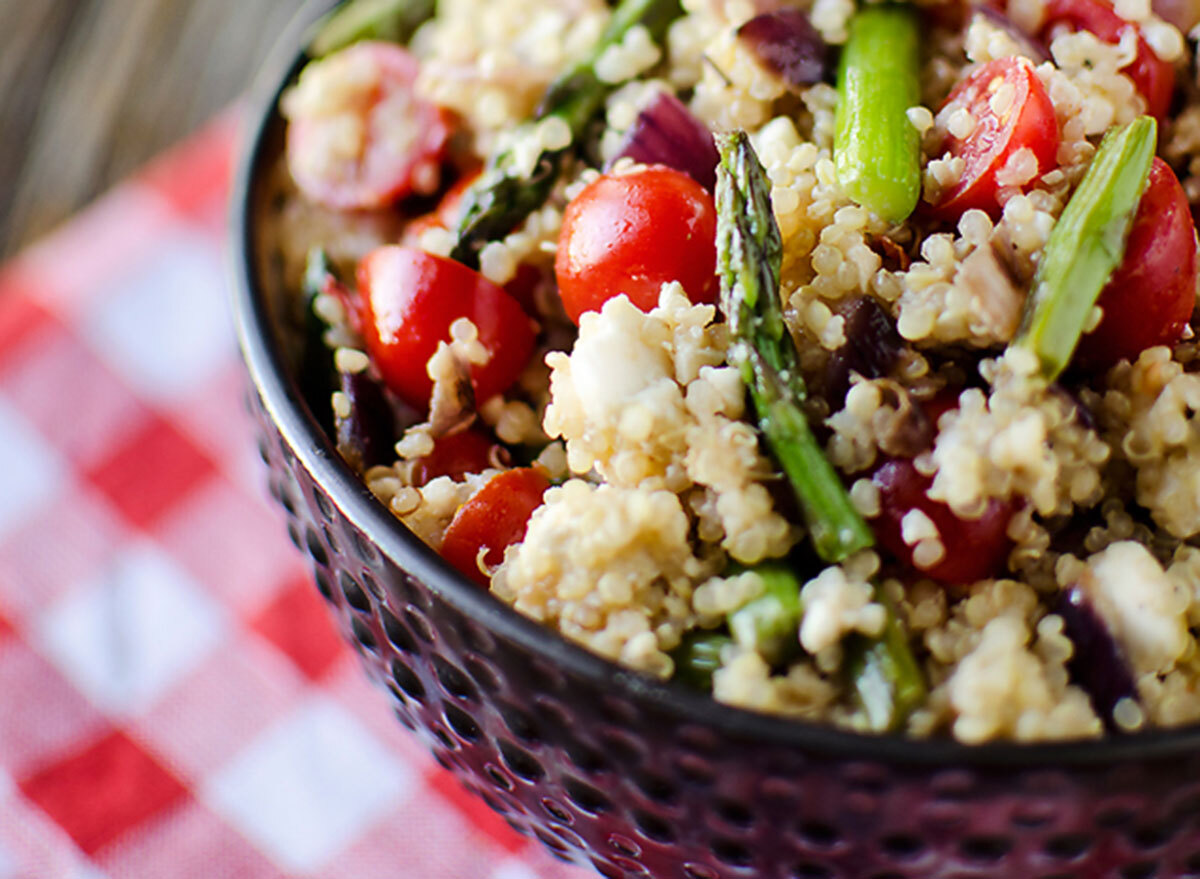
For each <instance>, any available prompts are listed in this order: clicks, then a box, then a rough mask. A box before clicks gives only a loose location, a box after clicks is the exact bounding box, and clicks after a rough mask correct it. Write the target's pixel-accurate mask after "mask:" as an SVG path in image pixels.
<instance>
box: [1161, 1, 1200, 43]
mask: <svg viewBox="0 0 1200 879" xmlns="http://www.w3.org/2000/svg"><path fill="white" fill-rule="evenodd" d="M1150 7H1151V8H1152V9H1153V10H1154V14H1155V15H1157V16H1158V17H1159V18H1162V19H1164V20H1166V21H1168V22H1170V23H1171V24H1173V25H1175V27H1177V28H1179V30H1180V31H1182V32H1183V35H1184V36H1185V37H1186V36H1187V34H1188V31H1190V30H1191V29H1192V28H1194V27H1195V26H1196V25H1197V24H1200V0H1153V2H1152V3H1151V4H1150Z"/></svg>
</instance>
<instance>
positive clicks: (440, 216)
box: [400, 168, 483, 247]
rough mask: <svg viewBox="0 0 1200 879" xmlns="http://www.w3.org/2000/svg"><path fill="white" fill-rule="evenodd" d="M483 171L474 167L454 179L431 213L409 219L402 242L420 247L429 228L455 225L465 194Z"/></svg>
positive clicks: (446, 227)
mask: <svg viewBox="0 0 1200 879" xmlns="http://www.w3.org/2000/svg"><path fill="white" fill-rule="evenodd" d="M482 173H483V169H482V168H474V169H472V170H471V171H468V172H466V173H465V174H463V175H462V176H461V177H459V178H458V180H456V181H454V185H453V186H451V187H450V188H449V189H447V190H446V194H445V195H443V196H442V199H441V201H439V202H438V205H437V207H435V208H434V209H433V210H432V211H430V212H429V213H427V214H422V215H421V216H419V217H417V218H416V219H414V220H410V221H409V223H408V225H406V226H405V227H404V237H403V238H401V240H400V243H401V244H404V245H407V246H409V247H420V246H421V236H422V235H424V234H425V232H426V231H427V230H429V229H449V228H451V227H452V226H454V224H455V223H457V222H458V211H459V208H460V206H461V205H462V200H463V196H465V195H466V194H467V190H468V189H470V188H471V184H472V183H474V182H475V181H476V180H477V179H478V178H479V175H480V174H482Z"/></svg>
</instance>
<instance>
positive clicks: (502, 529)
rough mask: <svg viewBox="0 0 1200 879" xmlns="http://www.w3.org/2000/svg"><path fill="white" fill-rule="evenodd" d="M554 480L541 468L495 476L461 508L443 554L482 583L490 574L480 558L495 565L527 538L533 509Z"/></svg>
mask: <svg viewBox="0 0 1200 879" xmlns="http://www.w3.org/2000/svg"><path fill="white" fill-rule="evenodd" d="M549 487H550V481H549V480H548V479H546V477H545V475H544V474H543V473H542V472H541V471H540V470H535V469H533V468H532V467H520V468H518V469H516V470H505V471H504V472H503V473H499V474H497V475H496V476H493V477H492V478H491V480H490V481H489V482H488V484H487V485H485V486H484V487H483V488H481V489H480V490H479V492H478V493H477V494H476V495H475V496H474V497H473V498H471V499H470V500H469V501H467V502H466V503H465V504H463V505H462V506H461V507H459V508H458V512H457V513H455V514H454V518H453V519H452V520H451V522H450V526H449V527H448V528H447V529H446V535H445V537H443V539H442V558H444V559H445V560H446V561H448V562H449V563H450V564H452V565H453V566H454V567H455V568H457V569H458V570H459V571H461V572H462V573H463V574H465V575H466V576H468V577H470V578H471V579H472V580H474V581H475V582H476V583H478V584H479V585H481V586H487V585H488V577H487V575H486V574H484V573H483V572H482V571H480V570H479V564H478V561H477V560H478V558H479V553H480V551H482V550H486V553H485V555H484V557H483V560H484V563H485V564H486V565H488V566H489V567H494V566H496V565H498V564H500V562H502V561H503V560H504V550H505V549H506V548H507V547H509V546H511V545H512V544H514V543H519V542H520V541H522V540H524V539H525V528H526V526H528V524H529V517H530V516H532V515H533V511H534V510H536V509H537V508H538V507H540V506H541V505H542V495H544V494H545V493H546V490H547V489H548V488H549Z"/></svg>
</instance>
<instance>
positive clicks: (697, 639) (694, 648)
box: [671, 631, 733, 693]
mask: <svg viewBox="0 0 1200 879" xmlns="http://www.w3.org/2000/svg"><path fill="white" fill-rule="evenodd" d="M732 643H733V639H732V638H730V637H729V636H728V635H725V634H722V633H720V632H704V631H693V632H688V633H687V634H686V635H684V636H683V641H682V642H681V643H680V645H679V646H678V647H676V648H675V649H674V650H673V651H672V652H671V658H672V659H674V660H675V680H677V681H680V682H681V683H684V684H686V685H687V686H689V687H694V688H695V689H697V690H701V691H703V692H705V693H711V692H712V686H713V680H712V679H713V672H715V671H716V670H717V669H718V668H720V667H721V651H722V650H724V649H725V648H726V647H728V646H729V645H730V644H732Z"/></svg>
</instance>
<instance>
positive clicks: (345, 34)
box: [308, 0, 437, 58]
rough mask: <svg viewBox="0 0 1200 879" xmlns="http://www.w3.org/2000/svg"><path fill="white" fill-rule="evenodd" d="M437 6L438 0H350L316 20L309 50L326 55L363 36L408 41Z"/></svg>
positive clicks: (313, 53) (314, 54)
mask: <svg viewBox="0 0 1200 879" xmlns="http://www.w3.org/2000/svg"><path fill="white" fill-rule="evenodd" d="M436 6H437V0H350V2H349V3H346V4H344V5H342V6H339V7H338V8H337V9H335V10H334V11H333V12H331V13H330V14H329V15H328V16H326V17H325V18H323V19H322V20H321V21H320V22H319V23H318V24H317V28H316V36H314V37H313V38H312V41H311V42H310V43H309V46H308V53H309V54H310V55H311V56H312V57H314V58H323V57H324V56H326V55H329V54H331V53H333V52H336V51H337V50H338V49H344V48H346V47H347V46H349V45H350V44H352V43H357V42H359V41H360V40H386V41H388V42H391V43H401V44H403V43H407V42H408V41H409V40H410V39H412V35H413V33H414V32H415V31H416V30H417V28H419V27H420V26H421V25H422V24H424V23H425V22H426V21H428V20H429V19H430V18H432V17H433V13H434V11H435V9H436Z"/></svg>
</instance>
